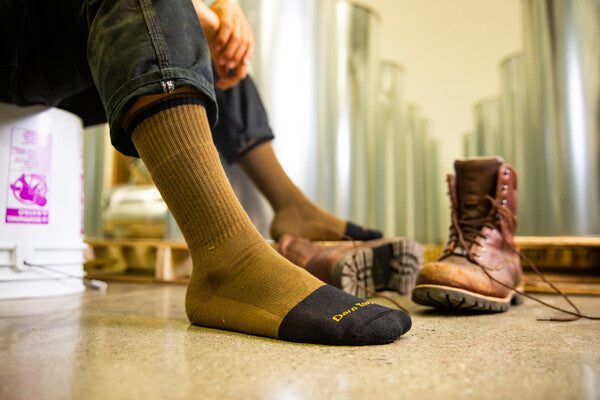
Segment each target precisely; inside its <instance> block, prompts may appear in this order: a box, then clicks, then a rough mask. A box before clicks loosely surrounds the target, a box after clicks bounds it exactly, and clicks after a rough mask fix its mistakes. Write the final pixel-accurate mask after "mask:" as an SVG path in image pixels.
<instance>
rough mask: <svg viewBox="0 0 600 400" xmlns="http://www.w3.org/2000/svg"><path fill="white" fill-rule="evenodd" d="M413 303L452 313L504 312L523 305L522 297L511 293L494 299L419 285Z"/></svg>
mask: <svg viewBox="0 0 600 400" xmlns="http://www.w3.org/2000/svg"><path fill="white" fill-rule="evenodd" d="M412 301H414V302H415V303H417V304H422V305H424V306H433V307H435V308H442V309H446V310H451V311H479V312H489V313H495V312H504V311H507V310H508V309H509V308H510V306H511V305H519V304H521V303H523V299H522V298H521V296H520V295H519V294H518V293H517V292H515V291H511V293H509V294H508V296H506V297H504V298H501V297H492V296H485V295H482V294H478V293H474V292H470V291H468V290H464V289H458V288H453V287H450V286H442V285H417V286H415V288H414V289H413V291H412Z"/></svg>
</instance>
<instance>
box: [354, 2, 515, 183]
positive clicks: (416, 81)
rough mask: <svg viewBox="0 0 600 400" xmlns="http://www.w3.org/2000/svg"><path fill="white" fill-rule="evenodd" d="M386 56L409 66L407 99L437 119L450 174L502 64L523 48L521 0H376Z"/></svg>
mask: <svg viewBox="0 0 600 400" xmlns="http://www.w3.org/2000/svg"><path fill="white" fill-rule="evenodd" d="M363 3H364V4H368V6H369V7H372V8H374V9H375V10H377V12H378V13H379V14H381V16H382V27H381V31H382V35H381V36H382V42H381V49H380V50H381V54H382V56H384V57H386V58H390V59H392V60H395V61H398V62H400V63H401V64H403V65H404V66H405V68H406V77H405V98H406V99H407V100H408V101H411V102H415V103H417V104H419V105H420V106H421V110H422V113H423V115H425V116H428V117H430V118H431V135H432V136H434V137H435V138H437V139H438V140H439V141H440V149H442V150H441V160H440V161H441V162H440V166H441V169H442V170H443V173H447V172H450V171H451V169H452V162H453V160H454V159H455V158H458V157H461V156H462V134H463V133H464V132H465V131H468V130H472V129H473V126H474V123H473V103H475V102H476V101H478V100H481V99H482V98H485V97H489V96H493V95H498V94H499V92H500V77H499V72H498V63H499V61H500V60H501V59H502V58H504V57H505V56H506V55H508V54H510V53H513V52H515V51H518V50H520V49H521V48H522V40H521V31H522V29H521V9H520V2H519V1H518V0H370V1H369V2H368V3H367V2H363Z"/></svg>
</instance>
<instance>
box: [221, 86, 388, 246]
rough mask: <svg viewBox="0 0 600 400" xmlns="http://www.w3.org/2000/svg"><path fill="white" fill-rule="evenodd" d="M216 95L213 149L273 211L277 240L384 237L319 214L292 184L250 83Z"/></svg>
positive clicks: (316, 207) (273, 226)
mask: <svg viewBox="0 0 600 400" xmlns="http://www.w3.org/2000/svg"><path fill="white" fill-rule="evenodd" d="M215 94H216V97H217V103H218V104H219V122H218V123H217V125H216V126H215V127H214V129H213V139H214V141H215V145H216V146H217V149H218V150H219V152H220V153H221V154H223V156H224V158H225V160H226V161H227V162H229V163H232V162H237V163H238V164H239V165H240V167H241V168H242V170H243V171H244V172H245V173H246V174H247V175H248V177H249V178H250V179H251V180H252V182H253V183H254V184H255V185H256V187H257V188H258V189H259V191H260V192H261V193H262V194H263V195H264V196H265V197H266V198H267V201H268V202H269V203H270V205H271V206H272V207H273V210H274V211H275V217H274V219H273V222H272V224H271V236H272V237H273V239H275V240H278V239H279V238H280V237H281V236H282V235H283V234H286V233H287V234H290V235H293V236H298V237H305V238H308V239H311V240H342V239H348V238H352V239H355V240H369V239H376V238H379V237H381V232H379V231H374V230H369V229H363V228H362V227H360V226H358V225H356V224H353V223H350V222H346V221H344V220H342V219H340V218H338V217H336V216H335V215H333V214H330V213H328V212H326V211H324V210H323V209H321V208H319V207H318V206H317V205H315V204H314V203H312V202H311V201H310V200H309V199H308V198H307V197H306V196H305V195H304V194H303V193H302V191H301V190H300V189H299V188H298V187H297V186H296V185H295V184H294V183H293V182H292V180H291V179H290V178H289V176H288V175H287V174H286V173H285V171H284V170H283V168H282V166H281V164H280V163H279V161H278V159H277V157H276V155H275V153H274V151H273V148H272V147H271V144H270V143H269V142H270V141H271V140H272V139H273V137H274V136H273V132H272V131H271V128H270V126H269V120H268V117H267V114H266V111H265V108H264V105H263V103H262V101H261V99H260V95H259V94H258V91H257V89H256V86H255V85H254V83H253V81H252V79H251V78H250V77H247V78H246V79H244V80H243V81H242V82H240V83H239V84H238V85H237V86H235V87H233V88H231V89H229V90H227V91H222V90H220V89H218V88H215Z"/></svg>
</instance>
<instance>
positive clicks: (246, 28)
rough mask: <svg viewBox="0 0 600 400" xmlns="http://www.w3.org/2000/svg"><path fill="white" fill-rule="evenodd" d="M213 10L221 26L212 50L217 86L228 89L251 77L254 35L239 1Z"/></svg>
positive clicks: (227, 0) (221, 0) (225, 0)
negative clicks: (249, 75) (249, 73)
mask: <svg viewBox="0 0 600 400" xmlns="http://www.w3.org/2000/svg"><path fill="white" fill-rule="evenodd" d="M210 8H211V10H212V11H213V12H214V13H215V14H216V15H217V17H218V19H219V23H220V26H219V29H218V32H217V35H216V38H215V40H214V45H213V46H212V48H213V50H211V51H214V53H212V54H213V60H214V61H215V64H216V67H217V68H216V69H217V74H218V75H219V82H218V83H217V86H218V87H219V88H221V89H223V90H226V89H229V88H230V87H232V86H235V85H236V84H237V83H238V82H239V81H240V80H242V79H244V78H245V77H246V75H247V74H248V65H249V64H250V60H252V57H253V55H254V35H253V33H252V28H251V27H250V24H249V23H248V21H247V20H246V17H245V16H244V13H243V12H242V9H241V8H240V6H239V5H238V4H237V3H236V2H234V1H231V0H217V1H216V2H215V3H214V4H213V5H212V6H211V7H210Z"/></svg>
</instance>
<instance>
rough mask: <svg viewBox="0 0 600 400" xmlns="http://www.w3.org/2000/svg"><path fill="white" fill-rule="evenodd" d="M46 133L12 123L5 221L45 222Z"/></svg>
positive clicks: (48, 146)
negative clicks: (18, 126)
mask: <svg viewBox="0 0 600 400" xmlns="http://www.w3.org/2000/svg"><path fill="white" fill-rule="evenodd" d="M51 146H52V140H51V136H50V134H49V133H39V132H35V131H32V130H28V129H23V128H17V127H14V128H13V129H12V131H11V137H10V156H9V164H8V188H7V194H6V196H7V197H6V220H5V222H6V223H9V224H48V215H49V211H48V177H49V174H50V154H51Z"/></svg>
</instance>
